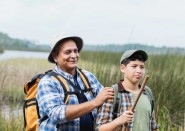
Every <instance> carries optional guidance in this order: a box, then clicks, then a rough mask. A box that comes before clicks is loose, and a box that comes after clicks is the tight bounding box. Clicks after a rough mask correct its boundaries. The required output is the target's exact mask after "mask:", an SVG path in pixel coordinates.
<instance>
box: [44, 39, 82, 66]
mask: <svg viewBox="0 0 185 131" xmlns="http://www.w3.org/2000/svg"><path fill="white" fill-rule="evenodd" d="M67 39H71V40H73V41H74V42H75V43H76V46H77V48H78V52H80V51H81V50H82V48H83V40H82V38H80V37H77V36H71V37H66V38H63V39H61V40H59V41H58V42H57V43H56V44H55V46H54V47H53V49H52V50H51V51H50V53H49V56H48V61H49V62H51V63H56V62H55V61H54V59H53V56H52V52H53V51H54V50H55V48H56V46H57V45H58V44H60V43H61V42H62V41H64V40H67Z"/></svg>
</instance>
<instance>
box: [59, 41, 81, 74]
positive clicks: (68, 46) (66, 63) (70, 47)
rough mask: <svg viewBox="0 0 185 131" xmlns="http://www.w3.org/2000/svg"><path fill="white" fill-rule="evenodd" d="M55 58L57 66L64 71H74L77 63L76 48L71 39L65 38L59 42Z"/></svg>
mask: <svg viewBox="0 0 185 131" xmlns="http://www.w3.org/2000/svg"><path fill="white" fill-rule="evenodd" d="M55 58H56V59H57V64H58V66H59V67H60V68H61V69H62V70H63V71H65V72H67V73H70V74H71V71H72V72H73V73H74V71H75V68H76V67H77V64H78V58H79V53H78V48H77V46H76V43H75V42H74V41H73V40H67V41H65V42H64V43H62V44H61V46H60V50H59V53H58V55H57V56H56V57H55Z"/></svg>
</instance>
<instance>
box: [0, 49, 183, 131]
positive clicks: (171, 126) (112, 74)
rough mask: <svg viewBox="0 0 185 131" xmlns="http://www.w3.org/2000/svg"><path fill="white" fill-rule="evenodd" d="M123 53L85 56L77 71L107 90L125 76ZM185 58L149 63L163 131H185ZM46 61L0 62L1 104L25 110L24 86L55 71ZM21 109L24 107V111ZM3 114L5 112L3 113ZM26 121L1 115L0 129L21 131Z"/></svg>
mask: <svg viewBox="0 0 185 131" xmlns="http://www.w3.org/2000/svg"><path fill="white" fill-rule="evenodd" d="M121 55H122V54H120V53H107V52H82V53H81V54H80V59H79V65H78V67H80V68H83V69H86V70H89V71H90V72H92V73H93V74H94V75H95V76H96V77H97V78H98V80H99V81H100V82H101V83H102V85H104V86H111V85H112V84H115V83H117V82H118V81H119V80H120V79H121V78H122V77H123V76H122V74H121V73H120V70H119V59H120V57H121ZM184 64H185V56H179V55H170V54H164V55H150V56H149V59H148V61H147V62H146V74H147V75H149V76H150V78H149V81H148V83H147V85H148V86H149V87H150V88H151V89H152V91H153V94H154V97H155V104H156V106H155V109H156V115H157V120H158V123H159V124H160V125H161V130H160V131H183V130H185V127H184V123H185V106H184V103H185V77H184V74H185V66H184ZM53 67H54V65H53V64H49V63H48V62H47V60H43V59H10V60H6V61H0V72H1V73H0V103H1V105H3V104H6V105H7V104H8V105H10V106H11V107H13V105H16V104H17V103H18V104H19V105H20V107H21V106H22V103H23V99H24V91H23V85H24V83H25V82H26V81H28V80H29V79H30V78H32V77H33V76H34V75H35V74H37V73H41V72H44V71H46V70H49V69H53ZM21 108H22V107H21ZM1 111H3V110H2V109H1ZM22 128H23V117H22V116H21V115H20V116H19V117H16V118H15V117H13V116H10V119H8V121H7V120H6V119H4V118H3V117H2V115H0V129H2V130H5V131H12V130H18V131H19V130H22Z"/></svg>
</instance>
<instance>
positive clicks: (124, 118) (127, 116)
mask: <svg viewBox="0 0 185 131" xmlns="http://www.w3.org/2000/svg"><path fill="white" fill-rule="evenodd" d="M133 118H134V113H133V112H132V111H125V112H123V114H122V115H121V116H119V117H118V119H119V122H120V125H124V124H128V123H132V121H133Z"/></svg>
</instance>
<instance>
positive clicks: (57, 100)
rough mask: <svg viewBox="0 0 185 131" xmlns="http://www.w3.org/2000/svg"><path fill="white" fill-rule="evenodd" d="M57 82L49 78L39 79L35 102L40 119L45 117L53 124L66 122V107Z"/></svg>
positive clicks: (61, 90)
mask: <svg viewBox="0 0 185 131" xmlns="http://www.w3.org/2000/svg"><path fill="white" fill-rule="evenodd" d="M60 86H61V85H60V84H59V82H57V81H54V80H52V79H51V78H50V77H46V78H43V79H41V81H40V82H39V85H38V91H37V101H38V103H39V112H40V115H41V117H44V116H45V115H47V116H48V117H49V118H50V120H51V121H53V123H56V124H59V123H64V122H66V115H65V114H66V105H65V104H64V91H63V89H62V88H59V87H60Z"/></svg>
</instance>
